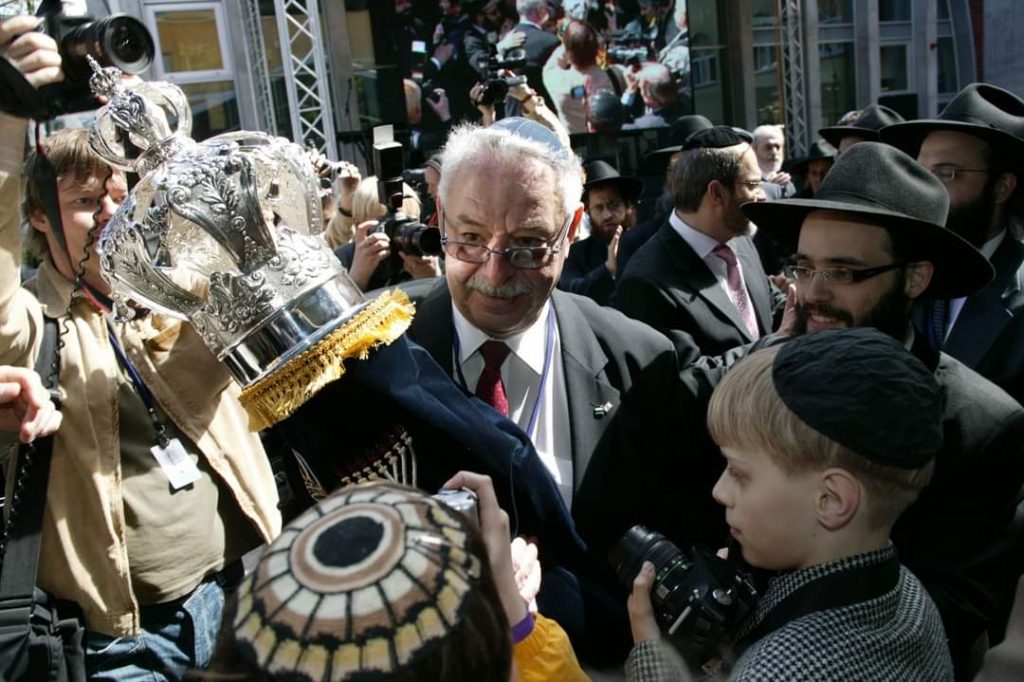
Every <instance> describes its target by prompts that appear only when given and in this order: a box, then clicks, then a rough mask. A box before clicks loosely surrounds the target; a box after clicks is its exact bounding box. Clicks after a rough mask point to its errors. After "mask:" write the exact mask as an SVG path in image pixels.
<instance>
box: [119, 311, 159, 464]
mask: <svg viewBox="0 0 1024 682" xmlns="http://www.w3.org/2000/svg"><path fill="white" fill-rule="evenodd" d="M107 336H108V337H110V345H111V346H113V348H114V354H115V355H116V356H117V361H118V363H119V364H120V365H121V367H123V368H124V370H125V372H127V373H128V378H129V379H131V381H132V385H133V386H134V387H135V392H136V393H138V394H139V398H141V399H142V404H143V405H145V406H146V412H147V413H148V414H149V419H150V421H151V422H152V423H153V431H154V433H155V436H156V443H157V445H159V446H160V447H162V448H166V447H167V444H168V443H169V442H170V441H169V440H168V439H167V435H166V432H167V427H166V426H165V425H164V423H163V422H162V421H160V417H159V416H158V415H157V413H156V401H155V400H154V399H153V394H152V393H150V391H149V388H148V387H147V386H146V384H145V383H143V381H142V377H140V376H139V373H138V372H137V371H136V370H135V366H134V365H132V363H131V360H129V359H128V355H127V354H126V353H125V352H124V349H123V348H122V347H121V343H120V342H119V341H118V340H117V335H116V334H114V328H113V327H112V326H111V325H110V323H109V322H108V323H107Z"/></svg>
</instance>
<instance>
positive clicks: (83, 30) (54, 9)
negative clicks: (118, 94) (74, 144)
mask: <svg viewBox="0 0 1024 682" xmlns="http://www.w3.org/2000/svg"><path fill="white" fill-rule="evenodd" d="M38 16H40V17H42V19H43V21H42V24H41V25H40V30H41V31H44V32H45V33H46V34H47V35H49V36H50V37H51V38H53V39H54V41H55V42H56V43H57V48H58V50H59V52H60V58H61V68H62V69H63V70H64V75H65V80H64V81H63V82H61V83H54V84H51V85H45V86H43V87H42V88H40V89H39V90H38V91H36V90H35V89H34V88H32V87H31V86H29V85H28V82H27V81H25V80H24V77H23V76H21V75H20V74H19V73H17V72H14V71H13V69H10V70H8V69H5V70H4V72H3V76H4V78H3V81H4V82H3V83H2V85H0V108H2V109H4V110H5V111H8V112H10V113H14V114H16V115H20V116H28V117H31V118H35V119H39V120H42V119H47V118H52V117H53V116H59V115H61V114H67V113H72V112H76V111H85V110H88V109H95V108H96V106H97V102H96V98H95V97H94V96H93V94H92V92H90V90H89V78H90V76H92V67H91V66H90V65H89V61H88V59H86V57H87V56H91V57H92V58H93V59H95V60H96V61H97V62H99V63H100V65H101V66H116V67H117V68H119V69H120V70H121V71H123V72H124V73H126V74H138V73H142V72H143V71H145V70H146V69H148V68H149V65H150V64H151V63H152V62H153V55H154V54H155V49H154V43H153V37H152V36H151V35H150V33H149V30H148V29H147V28H146V27H145V25H143V23H142V22H140V21H139V20H138V19H135V18H133V17H129V16H126V15H123V14H116V15H113V16H109V17H104V18H102V19H94V18H93V17H88V16H67V15H65V14H64V13H63V11H62V9H61V3H60V2H59V0H44V2H42V3H41V4H40V6H39V12H38ZM25 88H28V90H26V89H25Z"/></svg>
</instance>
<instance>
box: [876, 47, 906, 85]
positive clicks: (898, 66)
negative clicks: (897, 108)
mask: <svg viewBox="0 0 1024 682" xmlns="http://www.w3.org/2000/svg"><path fill="white" fill-rule="evenodd" d="M880 52H881V59H880V62H881V64H880V66H881V74H880V75H881V80H882V83H881V87H882V92H902V91H905V90H907V89H908V85H907V46H906V45H882V46H881V48H880Z"/></svg>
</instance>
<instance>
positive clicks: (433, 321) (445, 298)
mask: <svg viewBox="0 0 1024 682" xmlns="http://www.w3.org/2000/svg"><path fill="white" fill-rule="evenodd" d="M452 328H453V322H452V297H451V295H450V294H449V293H448V285H447V283H446V282H445V280H444V278H443V277H442V278H441V281H440V282H438V285H437V287H435V289H434V290H433V291H432V292H430V293H429V294H428V295H427V296H426V298H424V299H423V301H422V302H421V303H420V304H419V306H417V310H416V316H415V317H414V318H413V322H412V329H411V336H412V338H413V340H414V341H416V343H418V344H420V345H421V346H423V347H424V348H425V349H426V350H427V352H428V353H430V355H431V356H432V357H433V358H434V360H435V361H436V362H437V364H439V365H441V367H442V368H443V369H444V371H445V373H447V374H448V376H452V372H453V370H454V368H453V366H452ZM456 383H457V382H456Z"/></svg>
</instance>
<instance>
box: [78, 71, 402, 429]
mask: <svg viewBox="0 0 1024 682" xmlns="http://www.w3.org/2000/svg"><path fill="white" fill-rule="evenodd" d="M94 69H95V70H96V75H95V76H94V77H93V80H92V86H93V90H94V91H95V92H97V94H102V95H105V96H106V97H108V98H109V102H108V104H107V105H106V106H104V107H103V108H102V109H101V110H100V111H99V112H98V113H97V117H96V123H95V124H94V128H93V132H92V138H91V143H92V147H93V149H94V150H95V151H96V152H97V153H98V154H99V155H100V156H102V157H103V158H104V159H106V160H107V161H108V162H109V163H111V164H112V165H114V166H116V167H119V168H123V169H125V170H131V171H135V172H136V173H138V174H139V176H140V180H139V182H138V184H137V185H136V186H135V187H134V188H133V189H132V191H131V193H130V194H129V196H128V198H127V199H126V200H125V201H124V202H123V203H122V204H121V206H120V207H119V209H118V210H117V212H116V213H115V215H114V216H113V217H112V218H111V220H110V221H109V222H108V223H107V225H106V227H105V228H104V229H103V233H102V235H101V236H100V239H99V244H98V250H99V253H100V259H101V263H102V266H103V272H104V275H105V277H106V278H107V280H108V281H109V282H110V284H111V288H112V289H113V293H114V300H115V306H116V309H117V312H118V314H119V315H122V316H131V315H132V310H133V308H132V307H131V306H129V305H126V304H127V303H128V302H129V301H134V302H137V303H138V304H141V305H143V306H145V307H148V308H152V309H155V310H158V311H160V312H162V313H165V314H167V315H171V316H175V317H178V318H181V319H187V320H188V321H190V322H191V323H192V325H193V326H194V327H195V328H196V330H197V331H198V332H199V333H200V334H201V335H202V338H203V340H204V341H205V342H206V344H207V346H209V348H210V349H211V350H212V351H213V352H214V353H216V354H217V356H218V358H219V359H220V360H221V361H222V362H224V363H225V365H226V366H227V367H228V369H229V370H230V371H231V372H232V374H233V375H234V377H235V378H236V379H237V380H238V382H239V383H240V384H242V386H243V387H245V388H246V390H247V391H250V392H252V391H253V390H254V389H256V391H257V392H259V391H260V390H262V389H263V388H266V386H267V380H268V379H269V378H270V377H271V376H272V375H274V374H275V373H276V372H278V371H279V370H281V369H283V368H285V367H286V366H289V365H290V370H289V371H290V372H291V373H292V374H294V372H295V367H296V365H295V360H296V359H297V358H298V357H299V356H300V355H302V354H303V353H305V352H307V351H309V350H310V349H311V348H313V347H314V346H316V345H317V344H319V343H320V342H321V341H323V340H324V339H325V337H327V336H328V335H330V334H332V333H335V332H338V331H339V330H340V331H343V332H345V333H346V334H348V336H349V337H351V336H352V334H351V331H352V330H351V329H346V328H345V326H346V325H348V324H350V323H353V322H354V321H358V322H359V323H365V322H367V320H366V319H365V318H366V316H367V314H369V315H370V317H374V319H376V321H377V323H379V322H380V320H379V319H377V318H379V315H376V317H375V316H374V315H373V314H372V313H370V312H368V311H366V310H364V308H365V307H366V306H365V304H364V302H363V297H362V294H361V293H360V291H359V288H358V287H357V286H356V285H355V284H354V283H353V282H352V280H351V279H350V278H349V276H348V273H347V272H346V271H345V269H344V268H343V267H342V265H341V263H340V262H339V261H338V259H337V258H335V256H334V254H333V253H332V252H331V250H330V248H329V247H328V246H327V243H326V242H325V241H324V239H323V237H322V236H321V233H322V231H323V229H324V225H323V218H322V212H321V208H320V198H319V181H318V178H317V177H316V174H315V173H314V170H313V166H312V164H311V162H310V160H309V158H308V157H307V156H306V153H305V151H304V150H303V149H302V148H301V147H300V146H298V145H296V144H293V143H291V142H288V141H287V140H284V139H282V138H276V137H273V136H270V135H267V134H264V133H260V132H245V131H243V132H235V133H226V134H223V135H218V136H217V137H213V138H211V139H208V140H206V141H204V142H196V141H195V140H193V139H191V138H190V137H189V134H190V132H191V112H190V109H189V106H188V101H187V100H186V98H185V95H184V93H183V92H182V91H181V89H180V88H178V87H177V86H174V85H171V84H170V83H139V84H137V85H134V86H130V87H123V86H122V85H121V83H120V74H119V73H113V71H111V70H110V69H99V68H98V66H96V65H94ZM114 71H116V69H115V70H114ZM377 312H378V313H379V312H380V311H377ZM360 314H362V315H363V318H359V315H360ZM378 326H379V324H378ZM402 330H404V327H403V328H402ZM400 333H401V331H398V333H397V334H390V336H397V335H398V334H400ZM336 336H337V334H336ZM357 336H358V335H357ZM385 336H388V335H385ZM350 340H351V339H350ZM387 340H388V339H387V338H380V339H376V341H377V342H387ZM334 345H335V346H337V338H335V340H334ZM364 345H365V344H364ZM371 345H372V343H371ZM354 348H355V346H349V345H344V344H343V347H338V348H335V350H336V351H337V353H336V354H337V358H336V360H337V363H336V365H337V366H336V367H334V369H333V370H330V371H328V374H331V372H333V376H334V378H336V376H338V375H340V373H341V366H340V360H341V359H342V358H343V357H347V356H350V355H352V354H356V355H358V354H359V353H363V354H365V349H361V350H360V349H359V348H355V350H353V349H354ZM320 350H321V351H322V350H323V349H320ZM320 355H321V356H322V352H321V353H320ZM321 360H322V358H321ZM306 374H307V375H308V372H306ZM280 379H281V377H279V376H278V377H276V378H275V379H274V380H273V381H272V382H271V383H273V384H275V386H277V385H279V384H280ZM303 380H304V381H305V380H310V377H309V376H305V377H304V379H303ZM244 397H245V393H244V392H243V398H244ZM307 397H308V396H307ZM278 399H280V396H279V397H278V398H273V399H272V400H278ZM302 400H304V399H302ZM302 400H299V403H298V404H301V402H302ZM247 407H250V406H249V405H247ZM267 407H269V408H270V410H271V412H273V413H278V412H281V411H280V410H278V409H277V407H275V406H273V405H269V406H268V405H264V408H267ZM291 409H294V406H293V407H291V408H289V409H288V410H285V411H284V412H281V413H282V414H284V413H285V412H290V410H291ZM264 412H266V409H264ZM250 415H251V416H255V415H254V412H253V409H250ZM265 416H268V415H265ZM268 417H269V416H268ZM277 418H279V417H277ZM277 418H269V421H271V422H272V421H276V420H277ZM264 421H267V420H264ZM255 422H256V426H261V425H265V424H263V423H262V422H261V420H260V419H259V418H257V419H255Z"/></svg>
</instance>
